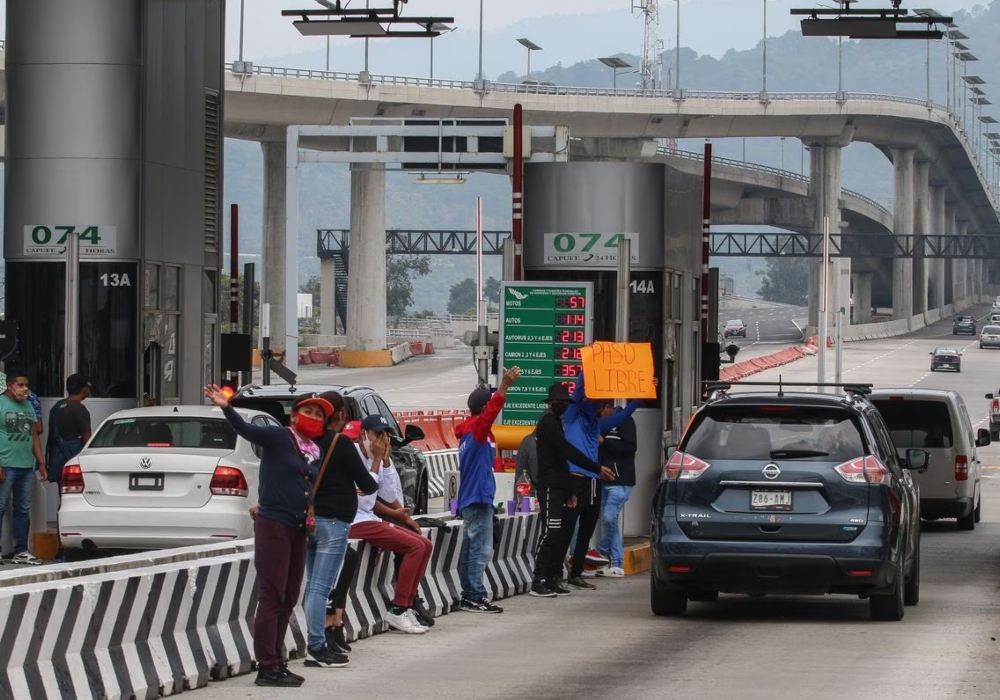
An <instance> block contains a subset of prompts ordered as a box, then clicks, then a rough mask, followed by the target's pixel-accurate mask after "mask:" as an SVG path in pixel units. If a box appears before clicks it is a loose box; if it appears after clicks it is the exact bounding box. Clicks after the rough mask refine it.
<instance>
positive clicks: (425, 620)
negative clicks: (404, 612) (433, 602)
mask: <svg viewBox="0 0 1000 700" xmlns="http://www.w3.org/2000/svg"><path fill="white" fill-rule="evenodd" d="M410 610H412V611H413V614H414V615H415V616H416V618H417V622H418V623H419V624H420V626H421V627H426V628H428V629H430V628H431V627H433V626H434V618H433V617H432V616H431V614H430V612H428V610H427V606H426V605H424V601H423V599H421V597H420V596H416V597H415V598H414V599H413V606H412V607H411V608H410Z"/></svg>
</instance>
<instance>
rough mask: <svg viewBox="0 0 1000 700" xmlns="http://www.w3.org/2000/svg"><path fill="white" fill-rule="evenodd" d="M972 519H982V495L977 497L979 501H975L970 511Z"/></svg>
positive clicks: (977, 520) (976, 520)
mask: <svg viewBox="0 0 1000 700" xmlns="http://www.w3.org/2000/svg"><path fill="white" fill-rule="evenodd" d="M972 519H973V520H974V521H975V522H977V523H978V522H979V521H980V520H982V519H983V497H982V496H980V497H979V502H978V503H976V509H975V510H974V511H972Z"/></svg>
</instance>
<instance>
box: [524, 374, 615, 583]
mask: <svg viewBox="0 0 1000 700" xmlns="http://www.w3.org/2000/svg"><path fill="white" fill-rule="evenodd" d="M572 402H573V398H572V397H571V396H570V393H569V390H568V389H567V388H566V386H565V385H563V384H558V383H557V384H553V385H552V386H550V387H549V394H548V397H547V398H546V399H545V403H547V404H548V406H549V408H548V410H547V411H545V413H543V414H542V417H541V418H539V420H538V425H537V426H536V427H535V437H536V439H537V444H536V451H537V457H538V480H537V484H536V493H537V496H538V508H539V514H540V516H541V519H542V535H541V539H540V540H539V542H538V547H537V549H536V550H535V571H534V577H533V581H532V583H531V591H530V594H531V595H533V596H535V597H538V598H553V597H555V596H557V595H569V593H570V591H569V590H568V589H566V588H563V587H562V585H560V583H559V579H560V578H561V577H562V568H563V559H565V557H566V547H567V545H568V540H567V539H566V538H565V536H564V533H563V529H562V517H563V512H564V510H565V509H566V508H567V507H568V508H574V507H576V498H575V497H574V496H572V494H571V491H570V481H569V480H570V478H571V477H570V471H569V462H570V461H572V462H573V464H575V465H577V466H578V467H581V468H582V469H585V470H587V471H589V472H592V473H593V474H594V475H595V476H596V477H597V478H604V479H611V478H613V477H614V473H613V472H612V471H611V470H610V469H608V468H607V467H602V466H600V465H599V464H597V462H594V461H593V460H592V459H590V458H589V457H587V455H585V454H583V453H582V452H581V451H580V450H578V449H577V448H576V447H574V446H573V445H571V444H570V443H569V441H567V440H566V435H565V434H564V432H563V424H562V415H563V414H564V413H566V410H567V409H568V408H569V405H570V404H571V403H572Z"/></svg>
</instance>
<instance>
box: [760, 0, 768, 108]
mask: <svg viewBox="0 0 1000 700" xmlns="http://www.w3.org/2000/svg"><path fill="white" fill-rule="evenodd" d="M763 2H764V71H763V72H764V83H763V86H762V88H761V93H763V94H765V95H766V94H767V0H763Z"/></svg>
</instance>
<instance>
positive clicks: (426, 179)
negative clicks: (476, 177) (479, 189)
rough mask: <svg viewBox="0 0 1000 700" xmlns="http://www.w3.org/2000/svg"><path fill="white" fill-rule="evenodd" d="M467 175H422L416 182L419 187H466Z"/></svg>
mask: <svg viewBox="0 0 1000 700" xmlns="http://www.w3.org/2000/svg"><path fill="white" fill-rule="evenodd" d="M466 174H467V173H455V174H450V173H449V174H448V175H445V174H444V173H420V174H419V175H418V176H417V179H416V180H414V182H415V183H416V184H418V185H464V184H465V175H466Z"/></svg>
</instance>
